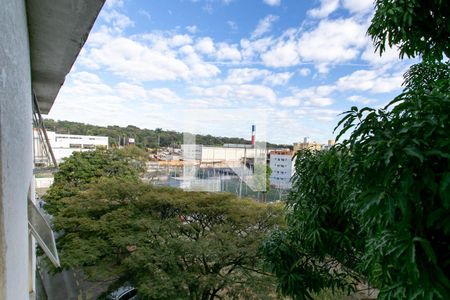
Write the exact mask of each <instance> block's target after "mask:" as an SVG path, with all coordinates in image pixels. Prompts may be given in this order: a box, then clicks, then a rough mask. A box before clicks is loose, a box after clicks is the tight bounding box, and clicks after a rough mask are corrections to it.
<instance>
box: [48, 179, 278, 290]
mask: <svg viewBox="0 0 450 300" xmlns="http://www.w3.org/2000/svg"><path fill="white" fill-rule="evenodd" d="M60 201H61V202H62V203H63V205H62V208H61V209H60V210H59V211H58V213H57V214H56V215H55V216H54V225H55V229H56V230H58V231H60V232H62V234H61V235H60V236H59V237H58V239H57V245H58V249H59V252H60V257H61V263H62V265H63V266H64V267H82V268H83V270H84V271H85V272H86V273H87V274H89V276H90V277H91V278H94V279H102V280H111V282H112V283H116V285H117V284H121V283H124V282H128V283H131V284H132V285H133V286H135V287H136V288H137V289H138V291H139V294H140V295H141V296H142V297H143V298H144V299H187V298H189V299H213V298H215V297H224V296H226V297H227V298H230V299H243V298H245V299H270V298H274V297H276V291H275V281H274V278H273V276H272V275H271V274H268V273H265V272H264V270H263V268H262V263H261V257H260V254H259V251H258V249H259V245H260V242H261V240H262V239H263V237H264V235H265V234H267V233H269V232H271V231H272V230H273V229H274V228H275V227H278V226H280V225H281V224H283V218H282V210H281V208H280V207H279V206H276V205H267V204H260V203H256V202H254V201H251V200H241V199H237V198H236V197H235V196H234V195H231V194H225V193H204V192H184V191H182V190H180V189H173V188H157V187H152V186H150V185H147V184H144V183H142V182H141V181H139V180H135V179H132V178H117V177H116V178H108V177H102V178H100V180H98V181H96V182H93V183H91V184H89V185H88V188H87V189H85V190H84V191H82V192H80V193H78V194H76V195H74V196H71V197H67V198H63V199H61V200H60Z"/></svg>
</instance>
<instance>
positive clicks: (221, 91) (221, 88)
mask: <svg viewBox="0 0 450 300" xmlns="http://www.w3.org/2000/svg"><path fill="white" fill-rule="evenodd" d="M190 90H191V92H192V93H193V94H194V95H196V96H201V97H205V98H213V99H214V98H218V99H228V100H229V101H237V102H238V103H242V102H243V101H244V102H245V101H252V102H255V101H256V102H259V101H267V102H269V103H272V104H273V103H275V102H276V99H277V96H276V94H275V92H274V91H273V90H272V89H271V88H269V87H266V86H263V85H258V84H241V85H228V84H223V85H216V86H213V87H208V88H203V87H191V88H190Z"/></svg>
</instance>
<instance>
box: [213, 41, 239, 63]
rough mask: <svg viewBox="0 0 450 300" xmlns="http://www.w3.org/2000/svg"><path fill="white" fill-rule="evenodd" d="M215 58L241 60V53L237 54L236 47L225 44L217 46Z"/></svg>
mask: <svg viewBox="0 0 450 300" xmlns="http://www.w3.org/2000/svg"><path fill="white" fill-rule="evenodd" d="M216 56H217V59H218V60H230V61H240V60H241V53H240V52H239V50H238V48H237V45H230V44H227V43H219V44H217V51H216Z"/></svg>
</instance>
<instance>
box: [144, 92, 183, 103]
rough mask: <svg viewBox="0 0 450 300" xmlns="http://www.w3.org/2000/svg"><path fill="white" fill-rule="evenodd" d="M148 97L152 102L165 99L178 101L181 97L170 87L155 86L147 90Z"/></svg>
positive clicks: (165, 100) (171, 101)
mask: <svg viewBox="0 0 450 300" xmlns="http://www.w3.org/2000/svg"><path fill="white" fill-rule="evenodd" d="M147 95H148V98H149V99H150V100H152V102H154V101H155V100H156V101H164V102H168V103H177V102H179V101H180V98H179V97H178V96H177V94H176V93H175V92H173V91H172V90H170V89H168V88H154V89H150V90H148V91H147Z"/></svg>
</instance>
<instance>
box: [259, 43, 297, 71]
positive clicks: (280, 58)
mask: <svg viewBox="0 0 450 300" xmlns="http://www.w3.org/2000/svg"><path fill="white" fill-rule="evenodd" d="M261 59H262V61H263V63H264V64H265V65H266V66H269V67H291V66H295V65H296V64H298V63H299V62H300V57H299V55H298V52H297V45H296V44H295V43H294V42H293V41H287V42H279V43H278V44H277V45H275V46H274V47H272V48H271V49H270V50H269V51H267V52H265V53H263V54H262V55H261Z"/></svg>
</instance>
